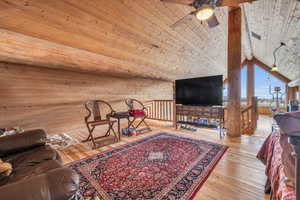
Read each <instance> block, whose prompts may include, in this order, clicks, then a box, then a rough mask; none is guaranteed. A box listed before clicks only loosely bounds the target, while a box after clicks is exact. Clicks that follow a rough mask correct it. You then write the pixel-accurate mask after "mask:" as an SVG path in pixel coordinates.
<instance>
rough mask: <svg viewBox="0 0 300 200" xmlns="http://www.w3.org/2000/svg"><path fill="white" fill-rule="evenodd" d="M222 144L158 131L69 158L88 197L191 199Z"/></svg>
mask: <svg viewBox="0 0 300 200" xmlns="http://www.w3.org/2000/svg"><path fill="white" fill-rule="evenodd" d="M226 150H227V147H226V146H223V145H220V144H216V143H212V142H206V141H203V140H195V139H190V138H185V137H180V136H176V135H173V134H168V133H158V134H156V135H153V136H149V137H146V138H143V139H140V140H138V141H135V142H132V143H129V144H126V145H123V146H120V147H117V148H114V149H112V150H109V151H106V152H103V153H100V154H97V155H95V156H92V157H90V158H86V159H83V160H81V161H78V162H74V163H71V164H70V165H69V167H71V168H72V169H73V170H75V171H76V172H77V173H78V174H79V175H80V178H81V180H80V192H81V195H82V196H83V197H84V198H85V199H87V198H90V199H93V198H98V199H105V200H111V199H155V200H158V199H166V200H167V199H192V197H193V196H194V195H195V193H196V192H197V191H198V190H199V189H200V187H201V185H202V184H203V183H204V182H205V180H206V179H207V177H208V176H209V174H210V173H211V172H212V170H213V169H214V167H215V166H216V164H217V163H218V161H219V160H220V159H221V157H222V156H223V154H224V153H225V151H226Z"/></svg>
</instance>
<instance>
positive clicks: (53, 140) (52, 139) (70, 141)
mask: <svg viewBox="0 0 300 200" xmlns="http://www.w3.org/2000/svg"><path fill="white" fill-rule="evenodd" d="M46 143H47V144H48V145H50V146H51V147H52V148H53V149H56V150H63V149H65V148H67V147H69V146H71V145H75V144H78V143H79V142H78V140H76V139H74V138H72V137H70V136H69V135H67V134H65V133H61V134H57V135H52V136H48V137H47V141H46Z"/></svg>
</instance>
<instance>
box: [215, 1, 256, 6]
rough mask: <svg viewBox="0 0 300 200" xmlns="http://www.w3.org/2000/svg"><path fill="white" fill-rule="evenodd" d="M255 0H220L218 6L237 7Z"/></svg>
mask: <svg viewBox="0 0 300 200" xmlns="http://www.w3.org/2000/svg"><path fill="white" fill-rule="evenodd" d="M254 1H256V0H221V1H220V3H219V6H231V7H237V6H239V4H241V3H252V2H254Z"/></svg>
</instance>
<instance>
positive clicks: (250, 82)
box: [247, 61, 255, 105]
mask: <svg viewBox="0 0 300 200" xmlns="http://www.w3.org/2000/svg"><path fill="white" fill-rule="evenodd" d="M254 88H255V81H254V63H253V62H252V61H248V62H247V104H248V105H252V104H253V102H252V100H253V97H254V96H255V91H254Z"/></svg>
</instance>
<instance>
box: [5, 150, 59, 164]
mask: <svg viewBox="0 0 300 200" xmlns="http://www.w3.org/2000/svg"><path fill="white" fill-rule="evenodd" d="M5 160H6V161H8V162H10V163H11V164H12V165H13V168H14V169H17V168H19V167H24V166H33V165H35V164H39V163H42V162H44V161H47V160H58V161H59V162H60V163H62V161H61V158H60V156H59V154H58V153H57V152H56V151H55V150H54V149H52V148H51V147H50V146H40V147H36V148H33V149H31V150H28V151H24V152H22V153H18V154H14V155H11V156H8V157H6V158H5Z"/></svg>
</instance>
